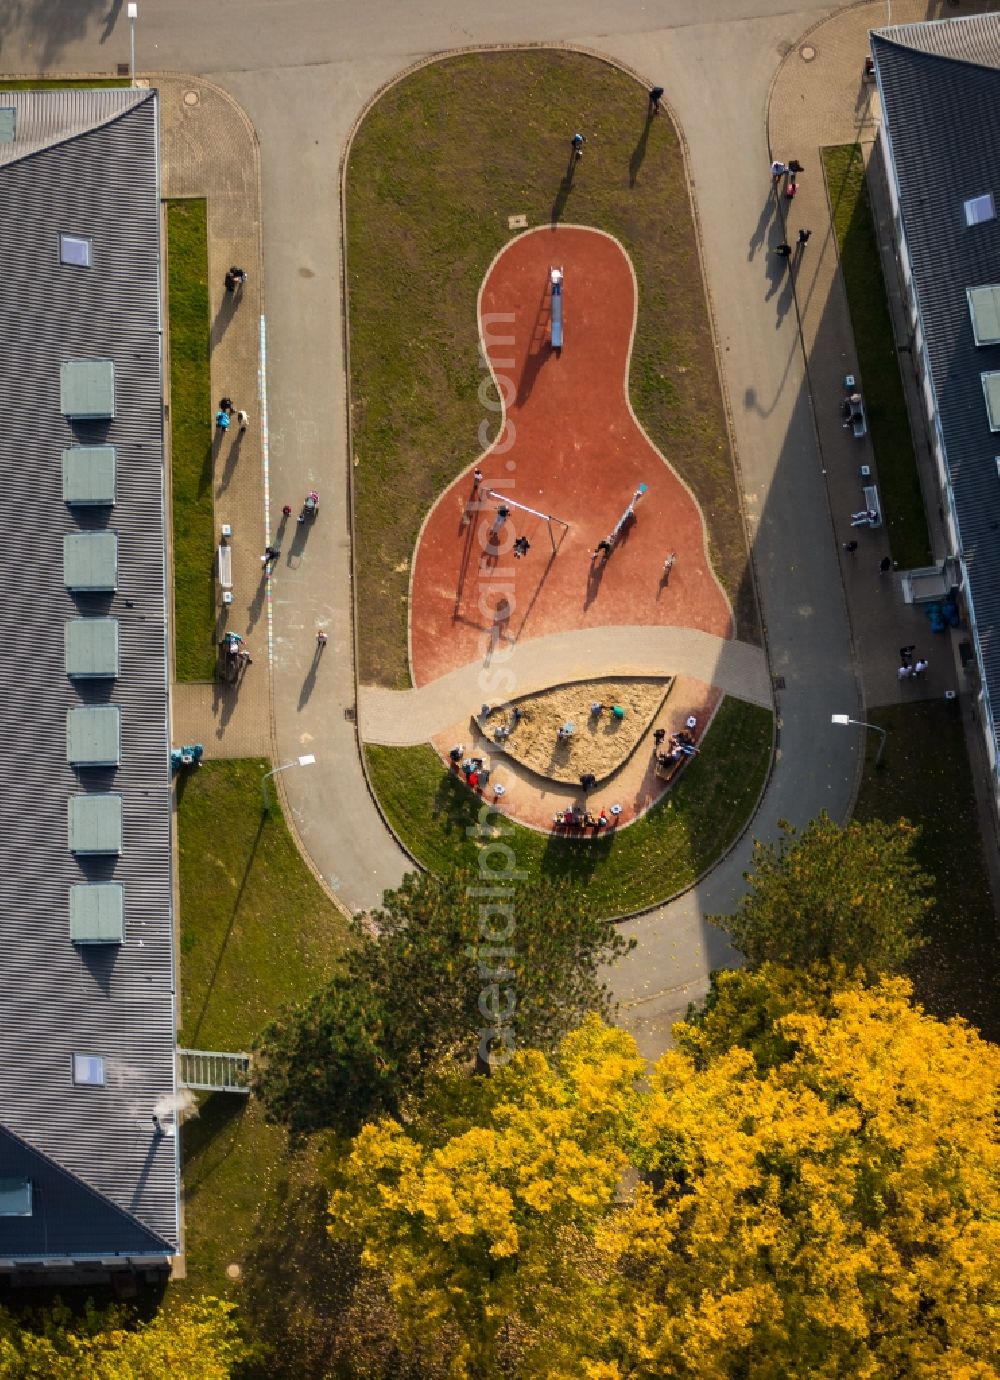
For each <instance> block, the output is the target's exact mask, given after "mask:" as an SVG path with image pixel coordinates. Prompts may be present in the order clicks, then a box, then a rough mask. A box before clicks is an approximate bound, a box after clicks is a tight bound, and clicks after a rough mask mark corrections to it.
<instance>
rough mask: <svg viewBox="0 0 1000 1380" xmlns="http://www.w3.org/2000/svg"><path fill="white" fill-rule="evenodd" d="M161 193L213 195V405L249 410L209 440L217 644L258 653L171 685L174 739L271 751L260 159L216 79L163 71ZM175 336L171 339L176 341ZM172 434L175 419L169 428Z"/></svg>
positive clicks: (210, 750)
mask: <svg viewBox="0 0 1000 1380" xmlns="http://www.w3.org/2000/svg"><path fill="white" fill-rule="evenodd" d="M156 85H157V87H158V88H159V92H160V154H161V170H162V192H163V196H164V197H165V198H169V197H206V198H207V206H208V288H209V302H210V311H211V321H212V328H211V350H212V355H211V367H212V397H211V404H212V411H213V413H214V411H215V406H216V405H217V403H218V400H219V399H220V398H221V397H223V396H224V395H225V396H227V397H230V398H232V399H233V402H234V403H235V405H236V407H237V408H242V409H243V410H244V411H246V412H248V413H249V414H250V425H249V426H248V428H247V431H246V432H245V433H244V434H243V435H240V434H239V431H238V429H237V427H236V426H235V424H234V425H233V426H231V427H230V429H229V431H228V432H226V433H225V435H223V436H222V438H221V440H220V438H219V436H218V435H216V437H215V439H214V441H213V445H212V460H213V477H212V485H213V494H214V497H215V519H216V522H215V526H216V539H218V536H219V532H220V528H221V525H222V523H224V522H228V523H229V524H230V525H231V527H232V529H233V542H232V547H233V589H234V601H233V603H232V604H231V605H230V606H229V607H228V609H224V608H223V607H222V605H221V604H220V605H219V606H218V614H217V621H216V626H215V638H216V641H218V640H219V638H221V636H222V634H223V632H225V631H226V629H227V628H231V629H233V630H234V631H236V632H239V633H241V634H242V635H243V636H244V637H245V638H246V640H247V645H248V646H249V647H250V649H251V652H252V654H253V660H254V664H253V666H250V667H248V668H247V670H246V672H245V674H244V675H243V677H242V679H241V680H240V682H239V684H238V685H236V686H234V685H223V684H221V683H220V682H208V683H204V684H175V685H174V687H173V691H172V700H173V723H172V733H171V739H172V742H173V743H175V744H179V743H204V745H205V755H206V757H210V758H211V757H269V756H270V755H271V678H270V676H269V674H268V667H267V597H266V596H267V588H266V584H265V582H264V581H263V580H262V578H261V565H260V555H261V552H262V551H263V549H264V547H265V545H266V544H267V542H266V539H265V535H264V530H265V529H264V479H263V469H262V443H263V438H262V432H261V389H260V379H261V369H260V348H259V347H260V320H261V308H262V303H263V292H262V278H263V272H262V265H263V260H262V255H261V243H260V158H259V148H258V144H257V137H256V135H255V134H254V131H253V128H252V127H251V125H250V122H249V120H248V119H247V117H246V116H245V115H244V113H243V111H242V110H241V109H240V108H239V106H238V105H237V104H236V103H235V101H234V100H233V99H232V97H231V96H228V95H227V94H226V93H225V92H224V91H221V90H220V89H219V88H218V87H216V86H213V85H211V84H210V83H208V82H204V81H196V80H195V79H193V78H191V79H187V78H184V79H182V78H179V77H158V78H157V79H156ZM234 263H235V264H238V265H239V266H240V267H243V268H245V269H246V270H247V273H248V274H249V281H248V283H247V285H246V287H245V288H244V289H243V292H242V293H241V294H240V295H239V297H235V298H234V297H232V296H230V295H229V294H228V293H227V292H226V290H225V287H224V285H223V278H224V276H225V273H226V270H227V269H228V268H229V266H230V264H234ZM168 345H169V341H168ZM168 435H169V428H168Z"/></svg>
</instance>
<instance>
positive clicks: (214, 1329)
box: [0, 1298, 247, 1380]
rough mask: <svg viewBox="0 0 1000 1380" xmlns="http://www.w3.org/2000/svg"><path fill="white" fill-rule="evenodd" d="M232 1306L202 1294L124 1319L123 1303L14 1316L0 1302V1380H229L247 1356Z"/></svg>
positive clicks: (48, 1310)
mask: <svg viewBox="0 0 1000 1380" xmlns="http://www.w3.org/2000/svg"><path fill="white" fill-rule="evenodd" d="M233 1311H234V1308H233V1305H232V1304H231V1303H226V1302H224V1301H223V1300H221V1299H216V1298H203V1299H200V1300H198V1301H197V1302H192V1303H184V1304H179V1305H178V1306H177V1307H175V1308H171V1309H170V1311H169V1312H160V1313H157V1314H156V1316H155V1317H154V1318H153V1319H152V1320H151V1321H149V1322H141V1323H138V1324H134V1325H131V1326H128V1325H126V1323H127V1317H126V1314H125V1313H124V1311H123V1310H122V1309H119V1308H110V1309H107V1310H105V1311H103V1312H101V1311H98V1310H97V1309H94V1308H91V1307H88V1308H87V1309H86V1310H84V1312H83V1313H81V1314H74V1313H72V1312H71V1311H70V1310H69V1309H68V1308H66V1307H65V1306H64V1305H62V1304H59V1303H57V1304H55V1305H54V1306H53V1307H51V1308H47V1309H44V1310H42V1311H40V1312H37V1313H32V1314H30V1315H28V1316H27V1317H25V1318H20V1317H16V1316H15V1315H14V1314H13V1313H11V1312H9V1311H7V1310H6V1309H0V1375H2V1376H4V1377H5V1380H146V1377H150V1380H152V1377H154V1376H161V1375H177V1376H183V1377H184V1380H229V1377H230V1376H231V1375H232V1374H233V1373H234V1369H235V1367H236V1366H237V1364H238V1363H239V1362H240V1361H242V1360H244V1359H245V1358H246V1356H247V1348H246V1345H245V1344H244V1342H243V1341H242V1340H241V1338H240V1335H239V1333H238V1332H237V1329H236V1324H235V1322H234V1321H233V1316H232V1315H233Z"/></svg>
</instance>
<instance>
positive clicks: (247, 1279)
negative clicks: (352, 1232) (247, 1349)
mask: <svg viewBox="0 0 1000 1380" xmlns="http://www.w3.org/2000/svg"><path fill="white" fill-rule="evenodd" d="M278 1198H279V1202H278V1205H277V1210H276V1211H275V1212H273V1213H272V1214H270V1215H269V1217H268V1219H267V1220H266V1221H264V1222H262V1223H260V1224H259V1227H258V1231H257V1240H256V1245H255V1246H254V1247H253V1248H252V1249H251V1251H250V1252H249V1254H248V1255H247V1257H246V1260H245V1262H244V1284H243V1287H242V1290H241V1301H242V1303H243V1308H244V1316H245V1317H246V1318H247V1319H248V1320H250V1321H251V1326H252V1327H253V1330H254V1332H255V1334H256V1340H257V1342H258V1343H259V1353H258V1355H257V1356H255V1357H254V1358H253V1359H252V1360H251V1361H250V1362H249V1364H247V1365H245V1366H244V1367H243V1368H242V1369H241V1371H240V1374H241V1375H244V1376H246V1377H248V1380H293V1378H294V1380H341V1377H342V1378H343V1380H347V1377H349V1376H355V1375H371V1376H375V1375H380V1376H392V1377H393V1378H394V1380H444V1377H445V1375H446V1374H447V1360H448V1358H447V1357H446V1356H440V1357H438V1356H436V1355H434V1354H431V1353H428V1354H420V1351H419V1344H418V1349H417V1350H414V1351H413V1352H410V1353H407V1351H405V1350H404V1349H403V1347H402V1345H401V1344H400V1342H399V1340H398V1338H399V1324H398V1320H397V1318H396V1315H395V1312H394V1309H393V1307H392V1304H391V1303H390V1301H389V1297H388V1290H387V1289H386V1287H385V1282H384V1281H383V1280H381V1279H380V1278H378V1277H376V1276H373V1275H372V1274H370V1273H369V1272H368V1271H366V1270H364V1268H363V1267H362V1265H361V1259H360V1256H361V1252H360V1245H358V1244H354V1243H352V1242H341V1241H334V1240H333V1239H332V1238H331V1237H330V1235H329V1233H328V1232H327V1229H326V1228H327V1222H328V1220H329V1218H328V1216H327V1209H328V1205H329V1193H328V1190H327V1189H326V1188H325V1187H324V1185H323V1184H322V1183H317V1182H311V1183H301V1182H298V1183H296V1182H291V1183H289V1182H286V1183H283V1184H280V1185H279V1186H278Z"/></svg>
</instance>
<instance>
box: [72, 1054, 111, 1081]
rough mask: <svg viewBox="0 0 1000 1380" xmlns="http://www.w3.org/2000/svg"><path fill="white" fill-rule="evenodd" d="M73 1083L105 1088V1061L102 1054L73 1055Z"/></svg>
mask: <svg viewBox="0 0 1000 1380" xmlns="http://www.w3.org/2000/svg"><path fill="white" fill-rule="evenodd" d="M73 1082H74V1083H82V1084H89V1085H90V1086H91V1087H94V1086H97V1087H103V1086H104V1059H103V1057H102V1056H101V1055H100V1054H74V1055H73Z"/></svg>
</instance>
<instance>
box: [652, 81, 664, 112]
mask: <svg viewBox="0 0 1000 1380" xmlns="http://www.w3.org/2000/svg"><path fill="white" fill-rule="evenodd" d="M662 100H663V87H662V86H654V87H653V88H652V89H651V91H650V93H649V113H650V115H659V113H660V102H661V101H662Z"/></svg>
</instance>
